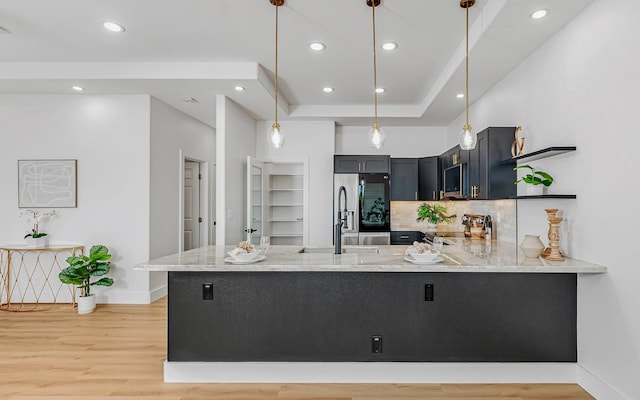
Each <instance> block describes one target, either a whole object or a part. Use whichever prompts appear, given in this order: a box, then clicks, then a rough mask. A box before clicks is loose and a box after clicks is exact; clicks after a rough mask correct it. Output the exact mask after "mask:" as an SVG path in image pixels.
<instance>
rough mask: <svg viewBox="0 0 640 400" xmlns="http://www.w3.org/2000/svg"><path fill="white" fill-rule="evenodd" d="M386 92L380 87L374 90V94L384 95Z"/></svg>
mask: <svg viewBox="0 0 640 400" xmlns="http://www.w3.org/2000/svg"><path fill="white" fill-rule="evenodd" d="M386 91H387V89H385V88H381V87H379V88H376V93H384V92H386Z"/></svg>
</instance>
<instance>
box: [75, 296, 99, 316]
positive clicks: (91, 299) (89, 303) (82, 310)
mask: <svg viewBox="0 0 640 400" xmlns="http://www.w3.org/2000/svg"><path fill="white" fill-rule="evenodd" d="M95 309H96V296H95V295H94V294H92V295H91V296H80V297H78V314H89V313H92V312H94V311H95Z"/></svg>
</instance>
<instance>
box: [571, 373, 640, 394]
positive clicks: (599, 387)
mask: <svg viewBox="0 0 640 400" xmlns="http://www.w3.org/2000/svg"><path fill="white" fill-rule="evenodd" d="M576 383H577V384H578V385H580V386H581V387H582V388H583V389H584V390H586V391H587V392H589V394H590V395H592V396H593V397H595V398H596V399H603V400H604V399H606V400H629V399H628V398H627V397H625V396H623V395H621V394H620V393H618V391H617V390H615V389H614V388H612V387H611V386H609V385H608V384H607V383H605V382H603V381H602V380H600V379H599V378H597V377H596V376H595V375H593V374H592V373H591V372H589V371H587V370H586V369H584V367H582V366H580V365H578V366H577V367H576Z"/></svg>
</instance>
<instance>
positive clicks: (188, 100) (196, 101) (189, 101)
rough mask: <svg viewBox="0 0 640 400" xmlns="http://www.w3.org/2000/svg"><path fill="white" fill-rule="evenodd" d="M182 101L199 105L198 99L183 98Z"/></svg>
mask: <svg viewBox="0 0 640 400" xmlns="http://www.w3.org/2000/svg"><path fill="white" fill-rule="evenodd" d="M182 100H183V101H186V102H187V103H199V101H198V99H196V98H195V97H183V98H182Z"/></svg>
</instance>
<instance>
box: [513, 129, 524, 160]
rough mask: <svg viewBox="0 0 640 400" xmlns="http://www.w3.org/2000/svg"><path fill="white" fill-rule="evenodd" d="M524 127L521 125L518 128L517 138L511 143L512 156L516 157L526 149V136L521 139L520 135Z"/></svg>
mask: <svg viewBox="0 0 640 400" xmlns="http://www.w3.org/2000/svg"><path fill="white" fill-rule="evenodd" d="M522 130H523V129H522V127H521V126H519V127H517V128H516V135H515V137H516V140H514V141H513V144H512V145H511V156H512V157H513V158H516V157H518V156H521V155H522V152H523V151H524V139H525V138H524V136H523V137H522V139H520V138H519V137H518V133H520V132H521V131H522Z"/></svg>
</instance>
